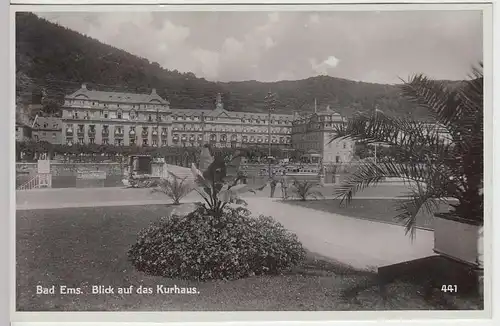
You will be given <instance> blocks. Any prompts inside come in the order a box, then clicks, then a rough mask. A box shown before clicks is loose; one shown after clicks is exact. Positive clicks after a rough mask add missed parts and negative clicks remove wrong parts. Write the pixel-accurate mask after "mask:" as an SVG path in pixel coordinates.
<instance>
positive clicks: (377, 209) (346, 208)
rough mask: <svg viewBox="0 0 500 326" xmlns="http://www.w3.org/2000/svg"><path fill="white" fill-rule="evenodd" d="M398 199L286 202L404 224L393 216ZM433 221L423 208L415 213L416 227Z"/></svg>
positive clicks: (431, 226) (444, 208)
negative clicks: (347, 201) (345, 201)
mask: <svg viewBox="0 0 500 326" xmlns="http://www.w3.org/2000/svg"><path fill="white" fill-rule="evenodd" d="M398 201H399V199H353V200H352V201H351V203H349V204H347V205H346V204H345V203H343V204H342V205H341V204H340V200H336V199H324V200H308V201H297V200H292V201H287V202H286V203H288V204H291V205H298V206H302V207H307V208H312V209H316V210H320V211H324V212H329V213H335V214H340V215H344V216H349V217H354V218H359V219H366V220H373V221H377V222H383V223H396V224H401V225H404V222H403V221H398V220H397V219H395V218H394V217H395V216H396V215H398V213H397V212H396V209H395V208H396V207H397V205H398ZM448 206H449V205H446V204H441V205H440V207H439V211H446V210H447V209H448ZM433 223H434V216H433V215H432V214H429V213H428V212H426V211H425V209H422V210H420V212H419V213H418V215H417V223H416V225H417V227H423V228H428V229H433V228H434V226H433Z"/></svg>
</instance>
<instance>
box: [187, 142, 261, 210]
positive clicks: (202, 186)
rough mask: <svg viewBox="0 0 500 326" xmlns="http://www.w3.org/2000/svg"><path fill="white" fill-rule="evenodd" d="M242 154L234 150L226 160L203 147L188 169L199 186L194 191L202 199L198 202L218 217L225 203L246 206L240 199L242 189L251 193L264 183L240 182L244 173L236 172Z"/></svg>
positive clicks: (243, 191)
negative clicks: (196, 164)
mask: <svg viewBox="0 0 500 326" xmlns="http://www.w3.org/2000/svg"><path fill="white" fill-rule="evenodd" d="M243 155H244V154H243V153H241V152H240V151H236V153H234V155H232V159H231V161H230V162H225V161H224V158H223V157H222V156H212V154H211V153H210V149H209V147H207V146H205V147H204V148H203V149H202V151H201V154H200V162H199V168H196V166H195V165H194V164H192V166H191V171H192V173H193V176H194V177H195V180H196V183H197V185H198V186H199V187H198V188H195V191H196V192H197V193H198V194H199V195H200V196H201V197H202V198H203V200H204V203H203V204H202V205H203V206H204V207H205V209H206V210H207V212H208V213H209V214H211V215H212V216H213V217H216V218H218V217H220V216H222V214H223V213H224V209H225V208H226V207H227V206H228V205H229V204H237V205H246V202H245V201H244V200H243V199H241V198H240V195H241V194H243V193H245V192H252V193H255V192H256V191H260V190H262V189H264V187H265V186H266V184H263V185H260V186H255V187H250V186H248V185H242V184H240V180H242V179H244V178H245V176H244V174H243V173H241V171H240V164H241V159H242V157H243Z"/></svg>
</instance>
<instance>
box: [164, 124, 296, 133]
mask: <svg viewBox="0 0 500 326" xmlns="http://www.w3.org/2000/svg"><path fill="white" fill-rule="evenodd" d="M172 130H174V131H201V130H205V131H222V132H236V131H237V129H236V128H226V127H223V126H219V127H217V126H205V128H203V129H202V128H201V127H200V126H193V125H191V126H186V125H184V126H183V127H179V126H175V127H172ZM242 132H252V133H267V132H269V130H268V129H267V128H263V129H256V128H243V129H242ZM271 133H273V134H279V133H282V134H289V133H291V131H290V129H288V128H282V129H272V130H271Z"/></svg>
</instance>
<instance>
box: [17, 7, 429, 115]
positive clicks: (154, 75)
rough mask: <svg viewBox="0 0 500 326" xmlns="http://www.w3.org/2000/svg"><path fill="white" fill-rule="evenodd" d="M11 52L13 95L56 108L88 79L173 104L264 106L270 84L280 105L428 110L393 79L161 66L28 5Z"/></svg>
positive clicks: (292, 107)
mask: <svg viewBox="0 0 500 326" xmlns="http://www.w3.org/2000/svg"><path fill="white" fill-rule="evenodd" d="M16 60H17V61H16V73H17V74H16V94H17V100H18V103H27V102H36V101H39V97H38V95H39V94H41V92H42V91H43V92H45V93H46V94H47V95H46V97H45V103H46V104H45V105H46V106H47V107H49V109H50V108H52V109H53V110H54V111H57V110H58V103H61V100H62V98H63V97H64V95H65V94H68V93H70V92H73V91H75V90H76V89H78V88H79V87H80V85H81V83H82V82H86V83H87V84H88V87H89V88H93V89H100V90H115V91H129V92H150V89H151V88H156V89H157V92H158V93H159V94H160V95H161V96H163V97H165V98H167V99H168V100H169V101H170V103H171V107H173V108H210V107H213V105H214V99H215V95H216V93H218V92H220V93H222V95H223V99H224V104H225V107H226V108H227V109H228V110H233V111H264V97H265V96H266V95H267V92H268V91H269V90H272V91H273V92H275V93H276V94H277V98H278V105H277V111H280V112H289V113H292V111H294V110H299V111H310V110H312V109H313V107H314V99H315V98H316V99H317V103H318V106H319V108H320V109H321V108H323V107H325V106H326V105H330V106H331V108H332V109H335V110H337V111H339V113H341V114H343V115H347V116H349V115H351V114H352V113H354V112H356V111H368V110H372V109H373V108H374V107H375V105H379V106H380V108H381V109H382V110H383V111H384V112H386V113H388V114H393V115H407V114H411V115H413V116H415V117H424V116H425V111H423V110H421V109H416V108H414V107H413V106H412V105H410V104H409V103H408V102H407V101H405V100H404V99H402V98H401V97H400V94H399V88H398V87H397V86H391V85H380V84H370V83H362V82H354V81H350V80H345V79H339V78H333V77H327V76H318V77H311V78H308V79H304V80H297V81H280V82H274V83H262V82H257V81H245V82H228V83H221V82H212V81H207V80H205V79H203V78H197V77H196V76H195V75H194V74H193V73H180V72H178V71H175V70H174V71H170V70H167V69H163V68H162V67H160V65H159V64H158V63H156V62H149V61H148V60H147V59H144V58H140V57H137V56H135V55H132V54H130V53H128V52H126V51H123V50H120V49H117V48H114V47H112V46H109V45H106V44H103V43H100V42H99V41H97V40H95V39H92V38H89V37H86V36H84V35H82V34H79V33H77V32H74V31H72V30H69V29H66V28H64V27H61V26H59V25H56V24H53V23H50V22H48V21H46V20H44V19H41V18H39V17H37V16H36V15H34V14H31V13H18V14H17V17H16ZM33 94H34V96H33Z"/></svg>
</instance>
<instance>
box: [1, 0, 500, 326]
mask: <svg viewBox="0 0 500 326" xmlns="http://www.w3.org/2000/svg"><path fill="white" fill-rule="evenodd" d="M49 1H50V0H49ZM40 2H41V1H36V0H13V1H12V3H25V4H35V3H36V4H40ZM47 2H48V1H47ZM50 2H51V3H53V4H54V3H55V4H64V3H71V4H75V1H68V0H52V1H50ZM103 2H105V3H107V4H110V3H139V1H125V0H115V1H113V0H107V1H98V0H87V1H81V2H80V3H86V4H96V3H103ZM169 2H170V3H171V4H172V3H173V4H174V5H167V6H162V7H161V8H159V7H158V6H154V7H142V8H141V7H139V6H120V7H118V8H117V7H116V6H110V5H106V6H99V10H113V11H125V10H134V11H138V10H141V11H142V10H151V9H152V8H154V9H155V10H157V9H159V10H172V11H174V10H180V11H183V10H193V9H196V10H214V9H215V8H216V9H217V10H248V9H250V10H252V11H258V10H259V11H260V10H269V11H271V10H281V11H284V10H287V11H288V10H300V11H309V10H311V11H312V10H325V9H331V8H333V9H334V10H352V11H357V10H367V9H368V10H415V9H420V10H422V9H425V8H429V9H434V10H435V9H446V10H465V9H468V10H474V9H482V8H485V6H484V5H483V4H477V3H474V4H470V3H469V4H467V3H466V2H470V1H467V0H458V1H446V0H445V1H441V4H439V3H436V2H435V1H413V2H418V4H407V5H404V4H400V3H399V4H382V5H375V4H366V5H359V4H358V5H349V4H336V5H335V6H330V5H307V6H300V7H297V8H292V7H290V6H285V7H283V6H281V5H272V6H269V5H251V6H247V4H248V2H247V3H245V4H244V5H239V6H235V5H231V6H225V7H224V8H221V7H219V6H215V5H214V4H215V3H227V2H229V1H222V0H212V1H206V2H209V3H210V5H196V6H194V5H193V6H186V5H177V4H178V3H183V4H186V3H193V2H198V3H199V2H200V1H190V0H188V1H169ZM206 2H205V3H206ZM259 2H260V3H263V2H271V1H259ZM272 2H273V3H282V4H283V3H286V4H290V3H292V2H293V1H290V0H288V1H280V0H274V1H272ZM314 2H315V3H328V2H329V1H324V0H315V1H314ZM345 2H351V3H352V2H361V1H345ZM383 2H385V3H394V2H397V1H390V0H385V1H384V0H383ZM445 2H448V3H450V2H454V3H457V2H460V4H456V5H453V6H452V5H443V4H442V3H445ZM140 3H142V4H145V3H153V4H158V3H160V1H148V0H145V1H140ZM426 3H432V4H430V5H426ZM15 7H16V9H17V10H18V11H22V10H28V9H29V10H31V11H34V10H38V11H48V10H57V11H70V10H71V11H73V10H79V11H80V10H81V11H84V10H87V11H89V10H91V9H92V8H93V9H94V10H95V7H93V6H77V7H71V6H67V5H64V6H57V7H56V6H47V5H44V6H15ZM12 8H13V7H12ZM35 8H36V9H35ZM490 9H491V8H490ZM490 9H486V11H485V16H484V28H485V33H484V42H483V43H484V65H485V69H484V70H485V85H486V86H487V87H485V95H486V96H485V108H487V109H486V112H485V120H486V121H487V122H490V121H492V122H493V112H492V111H493V110H492V109H488V108H492V94H493V88H492V83H491V82H492V80H493V76H492V75H491V74H487V73H486V72H488V71H492V70H491V69H492V67H493V56H492V51H491V50H492V43H491V28H490V27H491V23H492V10H490ZM497 11H498V10H497ZM12 12H13V11H12V10H11V17H10V18H11V20H10V26H9V28H10V29H11V30H10V46H11V47H10V48H11V52H10V55H11V57H10V59H11V60H10V67H9V68H10V70H9V69H6V70H3V71H10V73H11V75H9V77H11V78H10V83H8V84H10V85H11V87H7V88H5V87H3V90H4V91H5V90H6V89H7V90H8V94H10V97H3V98H10V101H9V102H10V103H8V104H9V105H8V107H13V103H15V99H14V96H13V95H14V89H13V87H12V85H15V75H14V70H13V69H12V68H13V67H15V65H14V58H15V57H14V55H13V51H14V49H15V47H14V46H13V45H14V43H13V41H14V33H13V32H14V29H13V27H14V24H13V20H12V17H13V16H12ZM497 17H498V16H497ZM9 113H10V118H11V119H10V121H11V122H12V121H13V120H14V119H15V115H14V114H13V110H9ZM4 121H7V122H8V120H7V119H2V123H3V122H4ZM495 121H496V119H495ZM13 125H14V124H13V123H10V125H9V126H8V127H5V128H0V129H1V130H2V131H8V136H7V137H9V138H3V140H2V142H4V141H5V139H10V144H11V147H10V155H11V156H10V157H11V158H12V157H15V149H14V141H13V138H12V136H10V135H13V134H14V128H13ZM496 129H498V128H492V124H491V123H486V124H485V173H486V177H485V181H487V180H490V179H491V178H488V176H489V175H491V172H492V168H493V165H492V164H491V163H492V160H491V155H490V154H493V153H495V154H494V155H496V153H498V150H497V151H493V147H492V145H493V141H492V140H493V137H491V136H492V131H493V132H495V133H498V131H497V130H496ZM495 136H496V137H495V139H499V138H497V137H498V135H496V134H495ZM497 145H498V144H497ZM10 161H11V162H10V172H11V173H10V181H11V185H14V184H15V164H12V163H13V160H10ZM4 180H5V179H4ZM492 186H493V182H491V183H487V182H485V195H486V198H485V207H486V209H487V211H491V209H492V205H491V204H492V203H493V192H492V191H493V189H492ZM11 188H12V189H13V187H11ZM10 195H11V196H10V213H11V216H14V218H12V219H11V221H12V222H15V205H16V204H15V195H14V192H13V191H10ZM4 198H5V197H4ZM3 207H6V206H3ZM495 212H496V211H495ZM490 216H491V214H490ZM485 230H486V233H485V252H487V254H486V255H485V256H486V257H485V269H486V270H487V271H489V273H487V274H486V277H485V288H486V289H485V312H486V314H485V313H484V312H482V311H384V312H382V311H373V312H371V311H370V312H364V311H348V312H338V311H334V312H258V313H253V312H229V313H226V312H223V313H220V312H151V313H149V312H147V313H136V312H102V313H93V312H69V313H68V312H60V313H59V312H56V313H54V312H42V313H40V312H14V309H15V302H14V300H15V294H14V292H13V290H15V273H14V270H15V262H14V259H15V256H14V250H10V254H11V255H12V264H11V267H12V268H11V271H10V272H11V293H10V294H11V309H10V310H11V313H13V315H12V316H11V317H12V320H13V321H14V320H15V321H17V322H21V321H26V322H27V321H58V322H66V323H68V322H72V321H75V320H80V321H89V322H90V321H109V322H111V321H123V322H140V321H149V322H165V321H179V322H180V321H182V322H188V321H209V320H213V321H215V320H218V321H237V320H239V321H242V322H244V324H247V323H246V322H249V321H271V320H276V321H277V320H281V321H283V320H288V321H289V322H287V325H288V324H290V323H294V322H292V321H298V320H316V321H319V320H323V321H326V320H365V321H366V320H372V321H375V320H380V319H385V320H386V322H389V321H388V320H387V319H394V320H393V321H390V322H397V320H401V319H423V318H425V319H428V318H434V319H440V320H441V321H440V323H445V322H446V323H447V322H453V323H454V324H455V325H456V324H457V321H456V320H446V319H449V318H459V319H469V318H488V317H489V316H490V315H491V309H490V308H491V291H490V289H491V284H492V283H491V276H492V273H491V271H492V267H493V266H492V255H491V248H492V246H491V244H492V241H493V238H492V237H491V236H492V234H493V230H492V229H491V220H490V219H485ZM10 236H11V238H10V240H11V242H10V243H11V244H13V243H14V244H15V239H14V238H15V226H14V223H12V224H11V228H10ZM487 244H488V245H487ZM11 249H14V246H12V247H11ZM13 299H14V300H13ZM488 312H490V313H489V314H488ZM407 323H408V320H407V321H405V324H407ZM465 323H467V325H470V323H471V321H465ZM16 324H17V323H16ZM294 324H295V323H294ZM418 324H421V322H418ZM433 324H434V323H433ZM121 325H123V324H121Z"/></svg>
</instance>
